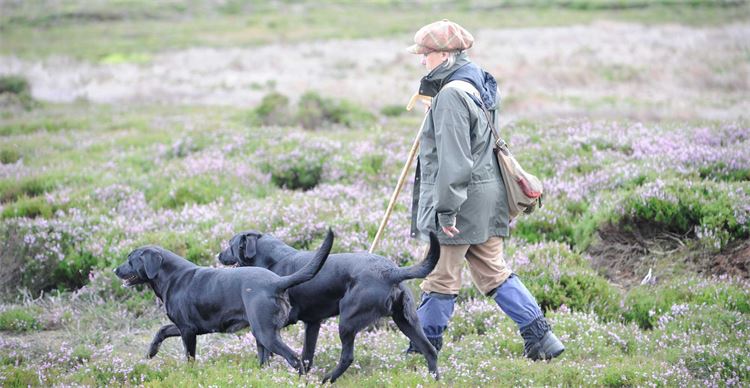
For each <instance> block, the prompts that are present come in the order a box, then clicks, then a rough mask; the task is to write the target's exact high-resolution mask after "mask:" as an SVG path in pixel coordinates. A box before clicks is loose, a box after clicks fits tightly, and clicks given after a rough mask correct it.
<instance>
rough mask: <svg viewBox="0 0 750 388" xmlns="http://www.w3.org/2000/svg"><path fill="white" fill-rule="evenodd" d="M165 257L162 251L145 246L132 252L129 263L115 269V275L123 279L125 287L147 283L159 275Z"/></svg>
mask: <svg viewBox="0 0 750 388" xmlns="http://www.w3.org/2000/svg"><path fill="white" fill-rule="evenodd" d="M163 261H164V256H163V255H162V252H161V249H160V248H158V247H155V246H145V247H141V248H138V249H136V250H134V251H133V252H130V254H129V255H128V261H126V262H125V263H123V264H122V265H120V266H119V267H117V268H115V275H117V277H118V278H120V279H122V281H123V283H124V285H125V287H131V286H134V285H136V284H141V283H146V282H148V281H149V280H153V279H154V278H156V276H157V275H158V274H159V270H160V268H161V265H162V262H163Z"/></svg>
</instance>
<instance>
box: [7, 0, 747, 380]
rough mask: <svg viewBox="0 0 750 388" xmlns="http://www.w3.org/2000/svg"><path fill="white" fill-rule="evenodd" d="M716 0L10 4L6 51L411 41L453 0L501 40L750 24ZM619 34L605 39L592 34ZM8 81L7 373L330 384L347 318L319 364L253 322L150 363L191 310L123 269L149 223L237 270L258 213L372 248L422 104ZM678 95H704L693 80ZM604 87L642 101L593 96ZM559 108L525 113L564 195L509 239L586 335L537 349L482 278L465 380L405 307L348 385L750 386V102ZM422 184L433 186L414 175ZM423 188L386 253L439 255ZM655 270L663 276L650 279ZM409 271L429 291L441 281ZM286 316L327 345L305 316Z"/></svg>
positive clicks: (283, 225)
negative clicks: (262, 336) (229, 97)
mask: <svg viewBox="0 0 750 388" xmlns="http://www.w3.org/2000/svg"><path fill="white" fill-rule="evenodd" d="M697 3H699V4H697V5H695V6H675V5H670V3H666V2H665V3H660V4H661V5H656V6H644V4H642V3H638V2H609V1H586V2H565V3H556V6H554V7H552V6H550V7H527V6H524V7H521V6H519V4H520V3H517V2H513V3H511V2H505V3H503V6H501V7H492V6H490V5H489V3H483V2H467V3H461V4H459V5H455V6H449V5H447V4H439V5H432V6H428V5H422V6H420V7H422V8H421V9H420V10H421V11H423V12H415V11H414V10H413V9H412V8H411V7H412V6H407V5H403V4H401V3H397V4H392V3H390V2H389V3H354V4H346V3H336V5H323V6H321V7H311V6H309V5H308V4H301V5H300V4H287V3H278V4H277V5H275V6H266V5H262V4H256V3H247V4H244V5H243V4H240V3H238V2H224V3H222V4H223V5H210V4H209V3H201V2H194V3H193V2H191V3H187V5H185V4H183V3H181V2H160V3H151V2H115V3H106V4H105V3H96V4H89V3H86V2H70V3H64V4H63V5H59V4H58V3H44V4H47V5H48V6H47V7H41V6H40V5H39V4H40V3H23V4H20V3H19V4H20V5H14V4H15V3H13V4H10V3H3V4H2V5H0V7H2V8H1V9H2V11H3V12H0V13H2V18H1V19H0V20H1V23H2V24H1V25H0V28H1V29H2V34H3V38H2V40H0V50H1V51H0V52H2V53H4V54H13V55H19V56H23V57H27V58H31V59H32V60H33V59H44V58H46V57H47V56H49V55H58V54H65V55H70V56H73V57H76V58H79V59H82V60H83V61H91V62H95V63H105V64H106V63H107V62H108V61H110V62H112V63H116V62H129V63H136V64H137V63H138V62H139V61H141V60H148V57H149V56H150V55H159V53H162V52H163V51H164V50H173V49H178V48H187V47H192V46H194V45H205V46H216V47H236V46H243V45H263V44H265V43H269V42H279V41H282V42H299V41H306V40H316V39H321V38H336V39H352V38H372V37H381V36H405V38H404V40H406V41H408V36H407V35H410V32H409V31H411V28H412V27H413V26H414V25H419V24H422V23H423V22H428V21H432V19H437V18H440V17H444V16H445V15H448V17H451V18H455V19H456V20H459V21H463V20H466V21H467V22H466V23H465V24H466V25H467V26H468V27H471V28H483V29H486V30H485V31H487V33H488V35H487V36H491V37H494V36H496V35H493V34H500V33H501V32H510V31H512V30H504V31H501V32H498V31H495V30H493V28H498V27H503V28H512V27H517V26H523V27H526V26H529V25H535V26H549V25H555V26H563V27H561V28H565V27H564V26H567V25H571V24H578V23H589V22H592V21H596V20H601V19H602V18H607V19H615V20H627V21H640V22H644V23H656V24H659V25H664V24H665V23H673V22H680V23H681V24H683V25H697V26H705V25H712V26H718V27H719V28H718V29H720V27H721V26H723V25H726V24H734V25H737V24H739V25H743V23H746V17H747V5H744V4H741V5H740V6H734V5H725V6H716V4H718V3H709V2H697ZM623 7H624V8H623ZM279 10H283V11H284V13H283V14H282V13H280V12H279ZM462 19H463V20H462ZM361 20H368V21H372V23H368V24H364V23H362V22H361ZM573 28H575V27H573ZM681 28H682V27H681ZM711 31H714V30H711ZM737 31H741V30H737ZM105 33H106V36H107V39H102V37H101V36H102V35H104V34H105ZM498 36H499V35H498ZM644 36H645V35H644ZM156 37H158V39H156ZM655 42H656V43H654V44H656V45H666V46H669V45H671V44H675V45H677V43H675V42H673V41H663V40H658V39H656V40H655ZM732 42H734V41H732ZM732 44H734V43H732ZM675 47H677V46H675ZM597 49H602V50H604V49H605V48H591V50H594V51H596V50H597ZM743 50H744V46H742V45H741V44H738V46H737V47H736V49H734V50H732V49H729V48H722V50H717V51H714V52H713V53H714V55H715V56H716V55H721V56H726V58H718V59H717V58H712V60H716V61H718V62H716V63H729V62H732V61H737V62H736V63H737V64H738V67H737V68H735V70H731V69H730V68H727V69H723V70H722V71H724V72H726V74H728V75H727V79H731V80H738V79H741V78H742V73H741V72H742V71H744V70H741V69H744V67H742V66H744V65H746V62H747V58H745V59H744V60H743V59H742V56H743V53H744V51H743ZM112 53H117V55H120V57H116V56H115V57H113V56H111V55H112ZM717 53H718V54H717ZM704 54H705V53H704ZM659 58H661V57H659ZM727 58H728V59H727ZM84 63H85V62H84ZM712 63H714V62H712ZM732 63H734V62H732ZM651 65H652V66H658V65H659V64H656V63H654V64H651ZM591 66H594V65H591ZM593 68H594V69H595V70H596V71H597V74H598V76H597V77H605V78H606V77H609V78H611V80H610V81H611V82H612V85H616V86H623V87H633V85H640V84H639V82H641V80H640V79H639V78H638V77H631V76H628V75H627V74H625V75H623V74H622V72H623V71H624V72H627V69H626V70H622V69H623V68H622V67H620V68H613V67H611V66H608V65H607V66H605V65H602V66H599V67H593ZM677 69H680V71H683V72H690V69H693V68H690V67H677ZM539 71H541V70H539ZM618 71H619V72H618ZM545 80H549V79H546V78H545ZM576 80H578V81H576ZM576 80H573V82H574V83H575V82H579V83H584V81H582V80H581V79H578V78H576ZM732 85H733V86H731V87H729V86H727V85H725V84H723V83H720V82H718V81H717V82H711V83H708V82H705V83H695V84H693V86H692V87H691V90H692V91H693V93H695V95H696V96H704V98H706V97H705V96H715V97H716V98H719V99H732V98H735V96H737V95H738V94H741V93H742V91H743V90H745V89H746V88H747V85H745V84H742V83H741V82H740V83H737V82H734V81H732ZM581 87H582V88H584V87H583V86H581ZM665 90H671V89H668V88H667V89H662V92H664V93H666V92H665ZM511 92H512V90H511ZM1 95H2V99H0V103H2V104H0V236H2V237H0V259H1V260H2V262H1V265H0V288H1V289H0V293H1V294H0V296H1V297H0V301H1V302H0V384H1V385H3V386H27V385H34V386H36V385H39V386H53V385H55V386H61V385H64V386H67V385H87V386H103V385H136V386H141V385H144V386H185V385H190V386H198V385H213V386H237V385H249V386H295V385H297V386H303V385H307V384H313V385H317V384H318V383H319V382H320V380H321V378H322V376H323V375H324V374H325V372H326V371H329V370H330V369H332V368H333V367H334V365H335V364H336V362H337V359H338V356H339V340H338V334H337V324H336V320H335V319H330V320H328V321H327V322H326V323H325V324H324V325H323V328H322V330H321V335H320V340H319V345H318V348H317V353H316V354H317V356H316V361H315V368H314V369H313V370H312V371H311V372H310V374H308V375H307V376H303V377H299V376H297V375H296V374H295V372H294V371H292V370H291V369H290V368H289V367H288V366H287V365H286V364H285V363H284V362H283V361H282V360H281V359H280V358H279V357H274V359H273V360H272V362H271V365H269V366H267V367H264V368H260V367H258V365H257V358H256V355H255V351H254V349H255V345H254V339H253V338H252V335H251V334H250V333H248V332H242V333H239V334H214V335H209V336H203V337H201V338H199V341H198V359H197V361H196V362H194V363H186V362H184V360H183V355H182V353H183V351H182V345H181V342H180V341H179V340H178V339H170V340H167V341H166V342H165V344H164V346H163V347H162V349H161V352H160V353H159V355H157V356H156V358H154V359H151V360H147V359H145V357H144V354H145V351H146V349H147V345H148V343H149V342H150V340H151V337H152V335H153V334H154V333H155V331H156V330H157V329H158V328H159V327H160V325H162V324H165V323H167V322H168V321H167V319H166V316H165V314H164V312H163V309H162V308H161V306H160V305H159V304H158V303H157V301H155V300H154V297H153V294H152V293H151V291H150V290H148V289H126V288H123V287H122V286H121V283H120V282H119V280H118V279H116V278H115V277H114V275H113V274H112V272H111V269H112V268H113V267H114V266H115V265H117V264H119V263H120V262H122V261H124V260H125V257H126V255H127V254H128V253H129V252H130V251H131V250H132V249H134V248H135V247H138V246H140V245H144V244H159V245H162V246H165V247H166V248H168V249H170V250H173V251H175V252H177V253H179V254H180V255H182V256H184V257H186V258H188V259H190V260H192V261H194V262H196V263H199V264H202V265H216V263H215V259H214V257H215V254H216V253H217V252H218V251H219V250H220V249H221V248H222V247H224V246H225V245H226V241H227V240H228V239H229V238H230V237H231V236H232V235H233V234H234V233H236V232H237V231H240V230H245V229H249V228H253V229H258V230H262V231H265V232H269V233H273V234H275V235H276V236H278V237H280V238H281V239H283V240H284V241H287V242H288V243H289V244H291V245H293V246H295V247H298V248H301V249H311V248H313V247H315V246H317V244H318V243H319V242H320V241H321V239H322V236H323V233H324V232H325V230H326V229H327V228H328V227H329V226H330V227H332V228H333V229H334V230H335V232H336V233H337V238H336V242H335V245H334V251H336V252H341V251H357V250H365V249H367V248H368V246H369V242H370V241H372V238H373V236H374V234H375V231H376V230H375V229H376V226H377V224H378V222H379V218H380V217H381V215H382V211H383V210H384V208H385V205H386V201H387V198H388V197H389V195H390V192H391V189H392V185H393V184H394V182H395V179H396V176H397V174H398V172H399V170H400V168H401V164H402V160H403V157H404V155H406V153H407V152H408V148H409V146H410V144H409V142H410V141H411V139H413V134H414V131H415V128H416V126H418V124H419V122H420V120H421V117H419V115H418V114H416V113H402V111H401V110H400V109H395V108H393V107H392V106H391V107H390V108H391V109H383V110H382V111H381V110H379V109H378V110H377V111H375V110H373V109H371V107H370V106H357V105H356V104H354V103H351V102H342V101H341V100H340V99H342V98H346V97H347V95H346V94H345V93H343V94H342V93H339V94H331V95H325V94H324V95H323V96H317V97H316V96H311V97H310V96H309V97H308V100H307V101H308V102H310V101H313V102H314V103H315V104H318V105H307V108H308V109H306V110H304V109H300V107H299V105H298V102H297V101H294V100H292V101H286V102H284V99H283V98H278V97H277V98H276V99H269V100H267V101H266V102H265V103H262V104H260V105H258V106H255V107H245V108H243V107H236V106H228V107H227V106H225V107H221V108H217V107H215V106H201V105H176V104H175V105H167V104H149V103H140V104H139V103H134V102H128V103H115V104H94V103H90V102H86V101H83V100H82V101H77V102H73V103H66V104H55V103H48V102H39V101H37V102H29V101H28V98H29V97H28V91H26V94H24V93H20V94H19V93H16V92H13V93H2V94H1ZM18 95H23V98H21V97H19V96H18ZM510 95H511V96H513V93H510ZM663 98H667V99H672V100H677V101H679V100H680V99H681V98H683V96H682V95H681V91H680V90H679V89H675V90H672V94H671V95H666V96H663ZM712 98H713V97H712ZM623 100H625V99H623ZM529 104H533V98H530V97H528V96H526V97H523V98H522V99H520V100H517V101H516V102H515V103H514V102H512V101H511V102H509V104H508V105H506V106H508V107H510V108H506V109H509V110H510V112H508V114H513V112H512V110H513V109H516V108H518V107H521V106H529ZM580 104H581V106H583V105H585V104H600V105H602V104H603V105H607V104H610V105H614V106H617V104H612V102H611V101H608V100H607V99H606V98H600V99H597V98H595V97H591V96H588V97H587V99H586V101H583V102H580ZM618 104H623V105H624V106H630V105H632V104H631V103H630V102H627V101H626V102H619V103H618ZM310 106H313V107H314V108H315V109H309V108H310ZM587 109H593V110H596V107H589V108H586V109H583V110H584V111H585V110H587ZM715 109H717V110H720V109H721V106H718V105H717V106H716V107H715ZM550 115H551V114H550V112H544V111H541V112H539V114H538V116H537V115H535V114H527V115H525V116H524V117H525V118H524V119H523V120H517V121H515V122H512V123H510V124H508V125H507V126H505V127H504V128H503V131H504V133H505V134H506V135H505V136H506V137H507V140H508V141H509V142H510V144H511V145H512V147H513V149H514V150H516V151H517V154H518V157H519V158H520V160H521V161H522V163H523V164H524V166H526V167H527V169H529V170H531V171H533V172H535V173H537V174H539V175H540V176H541V177H542V178H543V179H544V181H545V185H546V190H547V200H546V204H545V207H543V208H542V209H539V210H538V211H536V212H535V213H534V214H532V215H528V216H524V217H522V218H519V219H518V220H517V221H515V222H514V223H513V232H512V237H511V238H510V239H508V241H507V245H506V252H505V258H506V260H507V261H508V262H509V263H510V264H511V265H512V267H513V269H514V270H515V271H516V272H517V273H518V274H519V275H520V276H521V277H522V278H523V280H524V282H525V284H526V285H527V286H528V287H529V289H530V290H531V291H532V293H533V294H534V295H535V296H536V297H537V299H538V301H539V303H540V304H541V305H542V307H543V308H544V309H545V311H546V316H547V318H548V319H549V320H550V322H551V323H552V325H553V328H554V331H555V333H556V334H557V335H558V337H560V339H561V340H562V341H563V342H564V343H565V345H566V346H567V350H566V352H565V353H564V354H563V356H562V357H560V358H558V359H556V360H553V361H551V362H537V363H534V362H531V361H528V360H526V359H524V358H523V357H522V356H521V354H522V349H523V341H522V339H521V338H520V336H519V335H518V333H517V329H516V328H515V327H514V324H513V322H512V321H510V319H508V318H507V317H506V316H505V315H504V314H503V313H502V312H501V311H500V309H499V308H498V307H497V306H496V305H495V304H494V302H493V301H492V300H490V299H487V298H483V297H481V296H479V295H477V292H476V290H475V289H474V288H473V287H472V286H471V284H470V281H469V277H468V273H465V274H464V275H465V276H464V280H465V284H464V287H463V288H462V290H461V294H460V295H459V303H458V304H457V307H456V313H455V315H454V317H453V320H452V321H451V325H450V327H449V329H448V332H447V333H446V344H445V347H444V350H443V351H442V352H441V353H440V359H439V365H440V369H441V380H440V381H439V382H436V381H434V380H433V379H432V377H431V376H430V375H429V374H428V373H427V368H426V365H425V362H424V360H423V359H421V358H420V357H416V356H406V355H404V354H403V350H404V349H405V348H406V346H407V341H406V338H405V337H404V336H403V335H401V334H400V332H398V330H396V329H395V327H394V325H393V324H392V323H390V322H388V321H387V320H384V321H382V322H381V323H380V324H379V325H378V326H377V327H373V328H371V329H368V330H367V331H365V332H363V333H361V334H360V336H359V337H358V338H357V342H356V349H355V362H354V364H353V365H352V366H351V367H350V369H349V370H348V371H347V372H346V373H345V374H344V376H343V377H342V378H341V379H340V380H339V382H337V384H339V385H342V386H384V385H385V386H440V385H444V386H477V385H488V386H542V385H564V386H568V385H574V386H583V385H585V386H589V385H595V386H676V385H680V386H682V385H690V386H695V385H707V386H733V385H747V384H748V383H750V360H749V359H748V355H747V344H748V343H749V341H750V330H749V329H748V327H749V325H748V324H749V323H750V284H748V281H747V276H748V275H747V271H746V269H745V270H744V271H743V270H742V268H747V252H748V250H750V244H749V243H748V238H749V237H750V184H749V183H748V182H750V159H749V158H750V156H749V155H748V154H747V151H746V150H747V149H748V146H750V144H749V143H750V123H748V122H747V119H746V118H742V117H741V115H737V116H732V115H731V114H730V115H722V116H721V117H725V119H722V120H706V119H705V117H706V115H702V114H696V115H686V114H685V112H683V111H680V112H679V113H676V112H675V111H674V110H669V109H663V110H662V112H661V113H660V115H659V116H658V117H659V120H650V121H649V120H646V121H643V122H642V121H638V120H633V119H631V118H629V117H630V116H627V117H626V116H622V117H619V118H618V117H617V116H615V118H618V119H616V120H612V119H610V120H598V119H593V118H591V117H589V116H587V115H586V114H578V115H568V116H567V118H564V119H558V120H555V119H551V118H550ZM709 116H710V115H709ZM726 117H728V118H726ZM304 185H310V187H307V186H304ZM298 187H307V188H309V190H300V189H295V188H298ZM410 191H411V186H410V184H408V185H407V187H406V188H405V189H404V192H405V193H409V192H410ZM409 204H410V199H409V198H408V195H402V196H401V198H400V199H399V203H398V205H397V206H396V209H395V211H394V214H393V216H392V220H391V223H390V226H389V229H388V231H387V233H386V235H385V238H384V240H383V242H382V243H381V245H380V248H379V250H378V251H379V253H381V254H383V255H385V256H387V257H389V258H390V259H392V260H394V261H395V262H397V263H398V264H400V265H406V264H408V263H412V262H414V261H415V260H416V258H417V257H418V251H419V249H420V244H419V243H417V242H414V241H412V240H410V239H409V237H408V230H409V210H410V208H409V206H410V205H409ZM743 265H744V266H745V267H743ZM649 269H652V270H653V274H654V279H655V280H654V281H653V282H651V283H649V284H645V285H640V280H641V279H642V278H643V276H644V275H645V273H646V272H647V271H648V270H649ZM727 274H732V275H733V276H728V275H727ZM409 285H410V286H411V287H412V288H413V289H414V290H415V291H416V290H417V286H418V281H415V282H411V283H410V284H409ZM19 289H21V290H25V291H19ZM40 295H41V296H40ZM283 336H284V338H285V341H286V342H287V343H289V344H290V346H291V347H292V348H294V349H295V350H297V351H299V350H300V349H301V340H302V327H301V325H297V326H294V327H290V328H287V329H285V330H284V332H283Z"/></svg>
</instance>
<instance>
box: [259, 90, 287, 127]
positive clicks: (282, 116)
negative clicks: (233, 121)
mask: <svg viewBox="0 0 750 388" xmlns="http://www.w3.org/2000/svg"><path fill="white" fill-rule="evenodd" d="M251 116H252V118H251V121H253V122H254V123H255V124H262V125H285V124H288V123H289V122H290V121H291V120H290V116H291V113H290V112H289V98H288V97H287V96H285V95H283V94H281V93H279V92H271V93H268V94H266V95H265V96H264V97H263V100H261V102H260V105H258V106H257V107H256V108H255V109H253V110H252V112H251Z"/></svg>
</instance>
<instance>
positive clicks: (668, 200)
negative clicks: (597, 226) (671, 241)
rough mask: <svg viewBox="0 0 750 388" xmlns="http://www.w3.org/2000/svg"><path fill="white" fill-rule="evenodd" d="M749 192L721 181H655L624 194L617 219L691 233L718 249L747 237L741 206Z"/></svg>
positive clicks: (749, 229)
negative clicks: (626, 194)
mask: <svg viewBox="0 0 750 388" xmlns="http://www.w3.org/2000/svg"><path fill="white" fill-rule="evenodd" d="M749 196H750V195H749V193H748V191H747V189H745V190H744V191H743V190H742V189H736V188H734V187H733V186H731V185H728V184H726V183H721V182H710V181H701V182H691V181H684V180H682V181H669V182H666V183H664V182H661V181H657V182H654V183H652V184H649V185H645V186H644V187H642V188H639V189H638V190H636V191H634V192H632V193H630V194H629V195H628V196H626V197H625V199H624V200H623V201H622V205H621V210H622V211H621V212H620V213H619V214H621V216H619V220H618V221H619V222H620V225H621V226H622V227H625V228H639V227H641V226H643V225H651V226H655V227H656V228H657V229H661V230H664V231H667V232H672V233H677V234H681V235H688V234H693V235H694V236H695V237H697V238H698V239H699V240H701V241H702V242H703V243H704V245H705V246H706V247H708V248H711V249H713V250H717V251H718V250H720V249H722V248H724V247H725V246H726V245H727V244H728V243H729V242H730V241H734V240H741V239H745V238H747V237H750V217H749V216H750V211H748V209H747V208H745V207H743V204H744V203H747V202H746V201H747V199H748V197H749Z"/></svg>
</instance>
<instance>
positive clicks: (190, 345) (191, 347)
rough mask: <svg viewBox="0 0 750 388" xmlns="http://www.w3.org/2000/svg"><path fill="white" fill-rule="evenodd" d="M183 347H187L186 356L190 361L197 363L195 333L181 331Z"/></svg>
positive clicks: (188, 330) (186, 330)
mask: <svg viewBox="0 0 750 388" xmlns="http://www.w3.org/2000/svg"><path fill="white" fill-rule="evenodd" d="M180 336H181V337H182V345H183V346H184V347H185V356H186V357H187V359H188V361H195V339H196V338H195V337H196V335H195V332H194V331H193V330H190V329H184V328H183V329H180Z"/></svg>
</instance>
